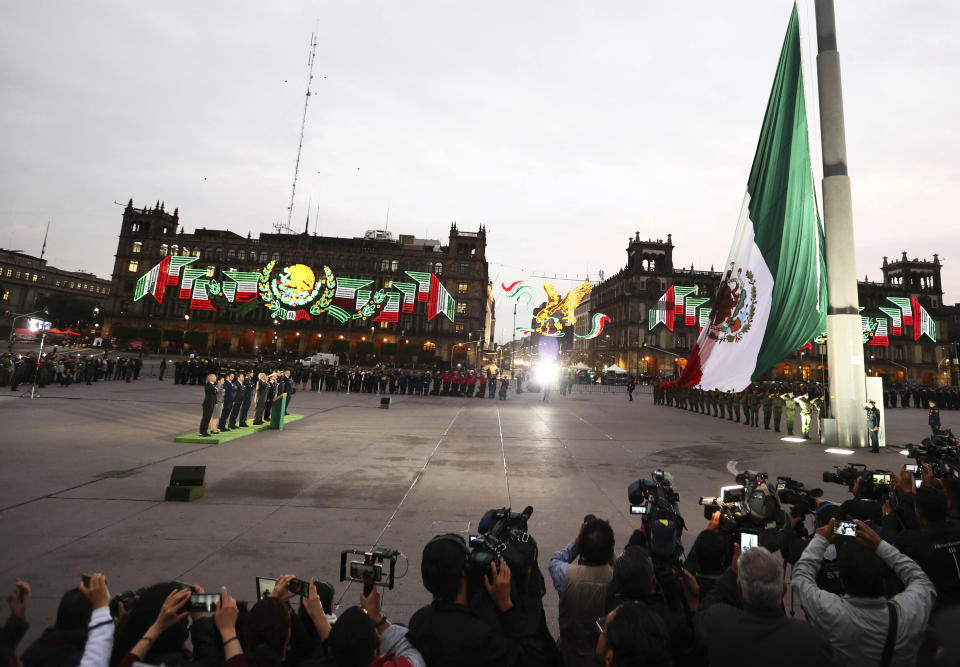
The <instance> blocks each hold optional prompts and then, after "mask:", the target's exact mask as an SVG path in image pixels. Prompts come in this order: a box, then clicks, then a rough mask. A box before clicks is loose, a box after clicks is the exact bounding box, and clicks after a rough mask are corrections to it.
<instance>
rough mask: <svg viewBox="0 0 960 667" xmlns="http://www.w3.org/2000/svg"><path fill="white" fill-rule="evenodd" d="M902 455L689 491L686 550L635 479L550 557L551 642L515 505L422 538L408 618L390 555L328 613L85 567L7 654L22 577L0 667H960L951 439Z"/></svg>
mask: <svg viewBox="0 0 960 667" xmlns="http://www.w3.org/2000/svg"><path fill="white" fill-rule="evenodd" d="M908 453H909V454H910V455H911V457H912V458H913V459H914V460H915V463H913V462H911V463H909V464H907V465H904V466H903V468H901V469H900V470H899V471H878V470H867V469H866V467H865V466H863V465H860V464H848V465H846V466H842V467H841V466H838V467H837V468H836V469H835V470H833V471H828V472H825V473H824V475H823V480H824V481H825V482H828V483H835V484H838V485H842V486H844V487H846V488H847V489H848V490H849V491H850V492H851V493H852V498H849V499H847V500H845V501H844V502H842V503H831V502H828V501H826V500H825V499H824V498H823V492H822V491H821V490H820V489H813V488H808V487H807V486H805V485H804V484H802V483H801V482H799V481H797V480H794V479H791V478H789V477H777V478H776V480H775V481H773V480H770V479H768V477H767V475H766V473H760V472H755V471H746V472H742V473H740V474H738V475H737V476H736V480H735V482H736V483H735V484H733V485H731V486H726V487H724V488H723V489H721V493H720V495H719V496H717V497H705V498H701V499H700V504H701V505H703V506H704V519H705V520H706V521H708V523H707V526H706V528H705V529H703V530H702V531H700V532H699V534H698V535H697V536H696V538H695V540H694V543H693V546H692V548H691V549H690V550H689V553H685V550H684V548H683V546H682V542H681V536H682V533H683V531H684V530H685V529H686V522H685V521H684V519H683V518H682V517H681V515H680V510H679V495H678V493H677V492H676V491H675V490H674V487H673V484H672V480H671V478H670V476H669V475H668V474H666V473H664V472H663V471H659V470H658V471H656V472H655V473H654V474H653V475H652V479H643V480H637V481H636V482H634V483H633V484H631V485H630V487H629V488H628V500H629V502H630V512H631V514H632V515H634V516H637V517H638V518H639V519H640V522H639V523H640V527H639V528H638V529H637V530H635V531H634V532H633V533H632V534H631V535H630V537H629V539H628V541H627V543H626V544H625V545H624V546H623V547H622V548H621V550H620V551H619V553H618V551H617V549H616V538H615V535H614V531H613V529H612V528H611V526H610V524H609V523H608V522H607V521H606V520H603V519H600V518H597V517H595V516H593V515H587V516H586V517H584V519H583V522H582V523H581V524H580V526H579V528H578V529H577V530H576V532H575V535H574V536H573V539H572V540H571V541H570V543H569V544H567V545H566V546H564V547H563V548H560V549H558V550H557V551H556V552H555V553H553V555H552V557H551V558H550V559H549V562H548V563H547V564H546V565H547V571H548V573H549V581H550V582H551V583H552V585H553V588H554V590H555V591H556V594H557V596H558V598H559V608H558V618H557V621H558V628H559V632H558V634H557V636H556V637H555V636H553V634H552V633H551V631H550V629H549V626H548V623H547V618H546V612H545V611H544V603H543V600H544V597H545V596H546V595H547V594H548V593H547V590H548V587H547V584H546V582H547V579H546V578H545V577H544V576H543V573H542V570H541V560H542V559H541V558H540V554H539V552H538V546H537V543H536V541H535V539H534V538H533V537H532V536H531V534H530V533H529V532H528V520H529V519H530V518H531V515H532V513H533V508H532V507H528V508H526V509H525V510H524V511H523V512H519V513H518V512H512V511H510V510H509V509H500V510H491V511H490V512H488V513H487V514H486V515H485V516H484V517H483V519H482V520H481V521H480V523H479V526H478V532H479V534H478V535H475V536H470V539H469V540H466V539H464V537H463V536H462V535H460V534H444V535H438V536H436V537H434V538H433V539H431V540H430V541H429V542H428V543H427V544H426V545H425V547H424V549H423V552H422V557H421V562H420V574H421V579H422V583H423V585H424V587H425V588H426V590H427V591H428V592H429V593H430V594H431V596H432V602H431V603H430V604H429V605H427V606H425V607H423V608H421V609H419V610H418V611H416V612H415V613H414V614H413V615H412V616H411V617H410V618H409V622H408V624H407V625H406V626H404V625H401V624H398V623H396V622H395V621H396V619H393V620H392V621H391V619H389V618H388V616H387V611H388V610H385V609H383V608H382V605H381V595H380V592H379V590H380V589H379V588H377V586H380V585H382V586H388V587H389V586H392V582H393V565H394V564H395V562H396V558H397V556H398V554H397V552H391V551H388V550H383V549H379V550H375V551H373V552H370V553H366V554H363V560H362V561H357V562H351V563H350V569H349V572H350V577H347V578H346V579H347V580H349V581H357V582H363V583H364V586H363V592H362V593H360V594H359V603H360V604H359V605H356V606H350V607H348V608H346V609H342V610H339V612H340V613H339V614H338V615H334V614H333V607H334V604H333V599H334V588H333V586H332V585H331V584H326V583H321V582H316V581H314V580H313V579H310V580H309V581H304V580H301V579H297V578H295V577H294V576H293V575H284V576H281V577H279V578H278V579H276V580H275V581H274V580H265V581H267V582H268V585H264V584H262V583H261V581H262V580H259V579H258V581H257V597H256V598H255V599H256V601H255V603H253V604H247V603H243V602H240V603H238V602H237V601H236V600H235V598H234V595H235V594H236V592H235V591H234V592H233V594H231V592H228V591H227V590H226V589H225V588H221V589H220V591H219V592H218V593H214V594H212V595H210V594H206V593H205V592H204V591H203V589H202V588H200V587H199V586H198V585H191V584H186V583H182V582H167V583H161V584H156V585H154V586H151V587H149V588H145V589H141V590H139V591H136V592H129V591H128V592H125V593H121V594H120V595H117V596H111V593H110V592H109V591H108V588H107V581H106V579H105V578H104V577H103V575H100V574H94V575H90V576H87V575H84V577H83V581H81V582H80V585H79V586H78V587H77V588H75V589H71V590H69V591H67V592H66V593H65V594H64V595H63V598H62V599H61V602H60V606H59V609H58V611H57V616H56V622H55V623H54V625H53V626H52V627H50V628H48V629H47V630H45V631H44V633H43V634H42V635H41V636H40V638H39V639H37V640H36V641H34V642H33V643H32V644H31V645H29V646H27V647H26V648H25V649H24V650H22V651H19V653H18V648H19V647H18V643H19V640H20V639H21V638H22V637H23V635H24V634H25V632H26V630H27V627H28V623H27V607H28V603H29V599H30V587H29V584H27V583H26V582H24V581H21V580H19V579H18V580H16V581H15V582H14V591H13V592H12V593H11V594H10V595H9V597H8V603H9V606H10V617H9V618H8V620H7V622H6V624H5V625H4V626H3V628H2V630H0V667H15V666H18V665H22V667H76V666H78V665H79V666H80V667H133V665H134V663H147V664H154V665H160V664H165V665H172V666H173V665H177V666H182V667H221V666H226V667H247V666H251V667H281V666H284V667H297V666H302V667H315V666H316V667H319V666H321V665H338V666H342V667H365V666H367V665H374V666H377V667H391V666H394V667H401V666H402V667H409V666H414V667H421V666H427V667H446V666H451V667H452V666H457V667H459V666H471V665H496V666H497V667H510V666H514V665H517V666H519V665H524V666H531V667H536V666H540V665H544V666H546V665H557V666H563V667H581V666H582V667H591V666H593V665H602V666H604V667H614V666H616V667H638V666H640V665H657V666H670V665H672V666H674V667H684V666H687V665H713V666H724V665H731V666H733V665H736V666H737V667H742V665H744V664H745V663H749V662H751V661H754V660H760V661H763V660H773V661H774V662H775V663H776V664H777V665H788V666H789V665H805V666H808V665H818V666H827V665H858V666H859V665H863V666H867V665H870V666H874V665H884V666H890V665H894V666H900V665H904V666H905V665H922V666H927V665H958V664H960V636H958V634H960V633H958V632H957V629H958V628H960V568H958V566H957V563H958V562H960V560H958V558H960V447H958V443H957V441H956V439H954V438H952V436H949V435H947V434H944V435H941V436H936V437H933V438H927V439H926V440H924V441H923V443H922V444H921V445H919V446H916V447H914V446H910V447H909V448H908ZM349 553H357V552H344V554H345V555H344V557H343V560H342V562H341V581H343V580H344V579H345V574H344V572H345V571H346V570H345V568H346V565H345V563H346V557H347V554H349ZM386 560H390V561H391V562H390V563H389V566H390V576H389V579H388V580H387V579H385V578H384V577H383V574H384V573H385V571H386V568H387V565H388V563H386V562H385V561H386ZM354 568H356V571H355V569H354ZM787 582H789V583H790V586H789V587H788V585H787ZM788 591H789V594H788ZM358 592H359V591H358ZM551 595H552V593H551ZM798 606H799V607H801V608H802V610H803V620H801V619H800V618H798V617H795V611H796V609H797V607H798Z"/></svg>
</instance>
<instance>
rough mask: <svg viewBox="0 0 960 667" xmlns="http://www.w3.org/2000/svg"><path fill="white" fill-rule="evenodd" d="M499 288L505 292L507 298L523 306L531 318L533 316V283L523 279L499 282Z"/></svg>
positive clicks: (535, 295)
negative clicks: (508, 282)
mask: <svg viewBox="0 0 960 667" xmlns="http://www.w3.org/2000/svg"><path fill="white" fill-rule="evenodd" d="M500 289H502V290H503V291H504V292H506V293H507V298H508V299H511V300H513V301H514V302H516V304H517V305H519V306H523V308H524V310H525V311H526V312H527V314H528V315H529V316H530V317H531V318H533V317H534V310H535V305H534V300H535V299H536V297H537V290H536V288H535V287H534V286H533V285H531V284H530V283H528V282H524V281H523V280H518V281H517V282H515V283H511V284H510V285H506V284H504V283H501V284H500Z"/></svg>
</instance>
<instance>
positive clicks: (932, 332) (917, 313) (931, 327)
mask: <svg viewBox="0 0 960 667" xmlns="http://www.w3.org/2000/svg"><path fill="white" fill-rule="evenodd" d="M911 301H912V305H913V340H914V341H918V340H920V336H924V335H925V336H926V337H927V338H929V339H930V340H932V341H933V342H934V343H936V342H937V323H936V322H934V320H933V318H932V317H930V314H929V313H928V312H927V311H926V309H924V307H923V306H921V305H920V302H919V301H917V300H916V299H912V300H911Z"/></svg>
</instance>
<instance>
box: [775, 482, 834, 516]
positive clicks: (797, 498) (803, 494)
mask: <svg viewBox="0 0 960 667" xmlns="http://www.w3.org/2000/svg"><path fill="white" fill-rule="evenodd" d="M822 495H823V489H808V488H807V487H805V486H804V485H803V482H799V481H797V480H795V479H793V478H791V477H782V476H778V477H777V496H778V497H779V498H780V502H781V503H783V504H784V505H792V508H791V510H790V515H791V516H794V517H798V518H801V519H802V518H803V517H804V516H806V515H807V514H809V513H810V512H813V511H814V510H815V509H816V508H817V501H816V499H817V498H820V497H821V496H822Z"/></svg>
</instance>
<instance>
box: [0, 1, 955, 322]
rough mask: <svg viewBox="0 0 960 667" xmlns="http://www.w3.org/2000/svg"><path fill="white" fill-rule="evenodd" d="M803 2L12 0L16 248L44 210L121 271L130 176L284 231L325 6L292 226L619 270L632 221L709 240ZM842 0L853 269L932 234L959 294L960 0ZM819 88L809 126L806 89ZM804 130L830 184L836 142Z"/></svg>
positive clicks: (736, 188)
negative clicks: (477, 240)
mask: <svg viewBox="0 0 960 667" xmlns="http://www.w3.org/2000/svg"><path fill="white" fill-rule="evenodd" d="M791 6H792V3H791V2H789V1H788V0H753V1H746V0H732V1H729V2H724V3H718V2H706V1H701V0H690V1H684V2H652V1H649V0H632V1H622V2H615V1H606V0H600V1H598V2H589V3H588V2H578V3H572V2H550V3H547V2H527V3H516V2H501V1H494V2H485V3H466V2H440V1H438V0H435V1H434V2H421V1H416V0H405V1H404V2H395V1H390V2H388V1H368V2H350V3H344V2H305V1H304V2H278V3H263V2H249V1H247V2H238V1H234V0H231V1H229V2H228V1H226V0H218V1H211V2H203V3H196V2H183V1H180V0H174V1H171V2H164V3H129V2H120V1H119V0H117V1H115V2H105V1H99V2H97V1H91V2H83V3H76V2H63V1H53V0H50V1H39V2H29V3H7V5H6V7H5V9H4V15H3V20H2V21H0V41H2V43H3V44H4V49H3V50H2V52H0V91H2V100H3V104H2V105H0V142H2V145H3V150H2V152H0V247H5V248H16V249H23V250H24V251H26V252H28V253H30V254H39V252H40V245H41V243H42V238H43V228H44V225H45V223H46V222H47V221H48V220H49V221H51V223H52V226H51V236H50V241H49V243H48V246H47V257H48V258H49V260H50V262H51V263H52V264H54V265H56V266H60V267H63V268H67V269H84V270H89V271H93V272H94V273H97V274H98V275H101V276H109V274H110V272H111V271H112V266H113V255H114V252H115V251H116V242H117V239H116V237H117V233H118V231H119V224H120V216H121V211H122V210H121V208H120V207H118V206H115V205H114V204H113V202H114V201H118V202H121V203H126V201H127V199H128V198H130V197H132V198H133V200H134V202H135V204H137V205H146V204H151V205H152V204H153V203H154V202H155V201H156V200H158V199H159V200H164V201H165V202H166V207H167V210H172V209H173V208H174V207H179V208H180V216H181V223H182V224H184V225H185V226H186V230H187V231H193V229H194V228H196V227H201V226H205V227H208V228H229V229H231V230H233V231H235V232H238V233H241V234H246V233H247V232H248V231H250V232H252V233H253V234H254V235H256V234H257V233H259V232H264V231H270V230H271V224H272V223H273V222H275V221H277V220H281V219H283V220H285V219H286V206H287V203H288V201H289V197H290V183H291V179H292V173H293V163H294V157H295V154H296V147H297V137H298V133H299V130H300V117H301V113H302V106H303V94H304V91H305V85H306V61H307V52H308V41H309V36H310V32H311V31H312V30H314V28H315V27H316V29H317V32H318V48H317V62H316V69H315V73H316V75H317V76H316V79H315V83H314V86H313V92H314V96H313V97H312V99H311V103H310V104H311V106H310V111H309V115H308V121H307V128H306V137H305V141H304V149H303V158H302V161H301V169H300V181H299V184H298V189H297V200H296V205H295V208H294V215H293V227H294V228H295V229H297V230H300V229H302V227H303V222H304V218H305V216H306V213H307V203H308V201H310V202H312V206H311V208H312V210H311V219H312V218H313V217H314V211H315V208H316V207H317V206H319V212H320V215H319V232H320V233H321V234H325V235H339V236H359V235H362V234H363V232H364V230H366V229H372V228H377V227H382V225H383V222H384V219H385V217H386V213H387V209H389V210H390V229H391V230H392V231H394V232H396V233H411V234H416V235H417V236H428V237H431V238H440V239H445V238H446V236H447V232H448V229H449V226H450V222H451V221H454V220H456V221H457V223H458V225H459V227H460V229H462V230H467V231H473V230H475V229H476V228H477V226H478V225H479V224H481V223H483V224H485V225H486V226H487V230H488V248H487V257H488V259H489V261H490V262H491V264H490V276H491V279H492V280H494V281H495V284H499V283H500V282H501V281H511V282H512V281H513V280H517V279H521V278H525V277H528V276H529V275H530V274H531V273H533V272H537V273H539V272H549V273H560V274H585V273H587V272H589V274H590V275H591V277H594V278H595V277H596V276H597V272H598V271H599V270H604V271H605V272H606V273H607V274H610V273H612V272H615V271H616V270H618V269H619V268H621V267H622V266H623V264H624V263H625V260H626V254H625V252H624V249H625V247H626V240H627V237H628V236H631V235H632V234H633V232H634V231H639V232H640V234H641V236H642V237H644V238H646V237H654V238H657V237H666V235H667V233H672V234H673V239H674V243H675V244H676V246H677V248H676V251H675V260H676V263H677V264H679V265H684V266H687V267H689V266H690V264H691V263H692V264H694V265H695V266H696V267H697V268H708V267H709V266H710V265H711V264H716V265H719V264H720V263H722V261H723V260H724V258H725V257H726V253H727V249H728V247H729V243H730V240H731V236H732V233H733V228H734V226H735V223H736V218H737V214H738V212H739V207H740V202H741V198H742V196H743V191H744V188H745V184H746V179H747V175H748V171H749V167H750V162H751V160H752V157H753V152H754V148H755V145H756V139H757V135H758V133H759V129H760V123H761V120H762V117H763V111H764V105H765V103H766V99H767V96H768V94H769V90H770V84H771V82H772V78H773V74H774V70H775V68H776V62H777V56H778V54H779V49H780V45H781V42H782V39H783V33H784V30H785V29H786V25H787V20H788V18H789V13H790V9H791ZM812 6H813V2H812V0H802V2H801V3H800V5H799V7H800V19H801V31H802V33H803V39H804V55H805V57H808V58H812V57H813V56H814V55H815V53H816V45H815V35H814V34H813V26H814V22H813V16H812V13H813V9H812ZM837 24H838V26H837V27H838V39H839V48H840V56H841V64H842V69H843V85H844V103H845V112H846V123H847V146H848V153H849V165H850V175H851V178H852V186H853V203H854V220H855V224H856V234H857V248H856V254H857V266H858V271H857V272H858V275H859V276H860V277H861V278H862V277H863V276H864V275H868V276H869V277H870V279H871V280H879V279H880V277H881V274H880V270H879V266H880V263H881V258H882V256H883V255H888V256H891V257H894V256H899V255H900V252H901V251H902V250H906V251H907V252H908V254H909V256H910V257H914V256H916V257H921V258H923V257H932V255H933V253H935V252H938V253H940V256H941V258H942V259H943V260H944V289H945V291H946V297H945V301H947V302H948V303H952V302H954V301H960V270H958V265H957V263H956V262H955V260H960V226H958V225H957V224H956V221H955V217H956V216H955V214H954V212H953V210H952V207H953V205H954V204H955V201H956V200H957V195H958V194H960V188H958V182H960V178H958V177H960V173H958V172H960V166H958V165H960V136H958V135H960V130H958V128H957V122H956V116H957V109H958V93H957V90H956V82H957V81H960V42H958V41H957V40H956V38H955V34H954V26H956V25H960V4H957V3H955V2H948V1H945V0H941V1H931V2H923V3H911V4H909V5H905V4H904V3H902V2H893V1H892V0H880V1H875V0H869V1H868V0H838V1H837ZM810 64H811V63H809V62H808V65H810ZM812 70H813V68H812V67H811V68H810V70H808V71H812ZM810 86H812V90H813V92H815V84H813V82H812V79H811V80H809V81H808V90H811V88H810ZM808 112H809V115H810V117H811V124H812V125H813V126H814V128H815V126H816V112H817V109H816V102H815V99H809V98H808ZM811 138H812V140H813V141H814V142H819V135H818V133H817V132H816V129H814V130H813V132H812V135H811ZM813 155H814V162H815V165H816V166H815V172H816V173H817V179H818V180H817V183H818V187H819V161H820V151H819V143H815V144H814V146H813ZM311 227H312V224H311ZM560 285H562V286H563V287H564V288H565V287H567V286H569V285H571V283H560ZM498 301H499V303H500V305H501V307H500V308H499V309H498V310H499V315H500V319H499V321H498V327H497V329H498V334H499V338H500V339H503V338H504V337H509V334H508V331H509V327H510V322H508V321H507V320H508V319H509V318H508V317H507V313H508V312H512V310H509V311H508V308H507V307H506V300H505V299H504V298H503V297H502V294H498Z"/></svg>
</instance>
